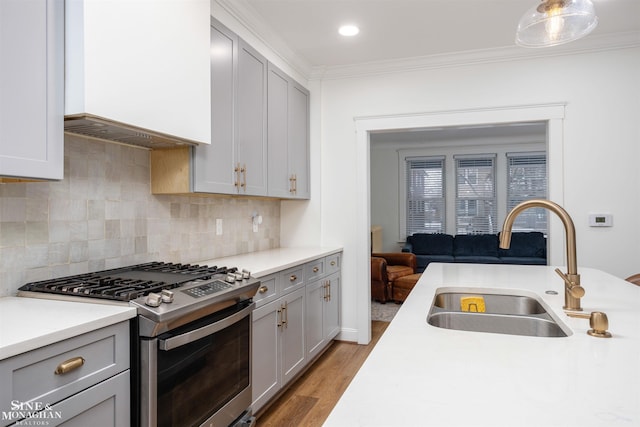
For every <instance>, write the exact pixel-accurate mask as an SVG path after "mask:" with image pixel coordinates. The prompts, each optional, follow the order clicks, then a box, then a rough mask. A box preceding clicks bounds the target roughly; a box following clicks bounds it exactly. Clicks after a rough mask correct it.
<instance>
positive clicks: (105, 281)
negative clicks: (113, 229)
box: [20, 262, 237, 301]
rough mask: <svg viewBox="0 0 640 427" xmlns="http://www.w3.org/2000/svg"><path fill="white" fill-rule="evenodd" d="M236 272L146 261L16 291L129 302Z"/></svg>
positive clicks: (217, 268)
mask: <svg viewBox="0 0 640 427" xmlns="http://www.w3.org/2000/svg"><path fill="white" fill-rule="evenodd" d="M236 270H237V269H236V268H226V267H215V266H214V267H209V266H206V265H204V266H201V265H192V264H174V263H164V262H150V263H147V264H138V265H133V266H129V267H122V268H116V269H112V270H105V271H99V272H95V273H86V274H79V275H76V276H68V277H61V278H58V279H50V280H43V281H39V282H32V283H27V284H26V285H24V286H22V287H21V288H20V290H21V291H31V292H46V293H53V294H63V295H74V296H82V297H90V298H101V299H109V300H116V301H130V300H132V299H135V298H138V297H140V296H145V295H148V294H149V293H151V292H160V291H162V290H163V289H173V288H177V287H180V286H181V285H182V284H184V283H186V282H190V281H192V280H196V279H209V278H211V277H213V276H214V275H217V274H226V273H228V272H234V271H236Z"/></svg>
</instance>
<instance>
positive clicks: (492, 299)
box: [433, 292, 547, 314]
mask: <svg viewBox="0 0 640 427" xmlns="http://www.w3.org/2000/svg"><path fill="white" fill-rule="evenodd" d="M476 296H480V297H482V298H483V300H484V304H485V312H487V313H493V314H542V313H546V312H547V310H545V309H544V307H542V304H540V303H539V302H538V300H536V299H534V298H532V297H529V296H525V295H499V294H487V293H483V292H479V293H459V292H443V293H440V294H436V297H435V299H434V301H433V304H434V305H435V306H436V307H440V308H443V309H445V310H453V311H460V310H461V308H460V300H461V298H466V297H476Z"/></svg>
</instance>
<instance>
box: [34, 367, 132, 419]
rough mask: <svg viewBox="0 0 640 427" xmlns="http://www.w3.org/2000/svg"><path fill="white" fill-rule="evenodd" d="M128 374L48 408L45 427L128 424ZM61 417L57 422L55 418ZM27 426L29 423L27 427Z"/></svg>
mask: <svg viewBox="0 0 640 427" xmlns="http://www.w3.org/2000/svg"><path fill="white" fill-rule="evenodd" d="M129 390H130V379H129V371H128V370H127V371H124V372H122V373H121V374H119V375H116V376H114V377H111V378H109V379H108V380H106V381H103V382H101V383H100V384H97V385H95V386H93V387H91V388H89V389H87V390H84V391H82V392H80V393H78V394H75V395H73V396H71V397H70V398H68V399H66V400H63V401H62V402H59V403H56V404H55V405H52V406H51V411H50V412H49V415H51V416H52V417H53V419H47V421H46V425H49V426H61V427H62V426H64V427H86V426H127V425H129V424H130V422H131V419H130V410H131V399H130V397H129V396H130V393H129ZM58 415H60V418H58ZM26 425H28V421H27V424H26Z"/></svg>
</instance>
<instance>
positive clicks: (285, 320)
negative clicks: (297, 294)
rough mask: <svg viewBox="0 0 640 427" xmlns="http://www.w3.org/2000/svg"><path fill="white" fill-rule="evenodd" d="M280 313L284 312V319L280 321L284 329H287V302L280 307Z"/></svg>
mask: <svg viewBox="0 0 640 427" xmlns="http://www.w3.org/2000/svg"><path fill="white" fill-rule="evenodd" d="M282 311H283V312H284V319H282V324H283V325H284V327H285V328H287V327H288V326H287V322H288V321H289V313H288V312H287V302H286V301H285V302H284V305H283V306H282Z"/></svg>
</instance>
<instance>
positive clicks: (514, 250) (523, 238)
mask: <svg viewBox="0 0 640 427" xmlns="http://www.w3.org/2000/svg"><path fill="white" fill-rule="evenodd" d="M499 255H500V257H531V258H534V257H535V258H544V257H546V256H547V241H546V239H545V237H544V234H542V233H541V232H539V231H531V232H517V233H513V234H512V235H511V246H509V249H499Z"/></svg>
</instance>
